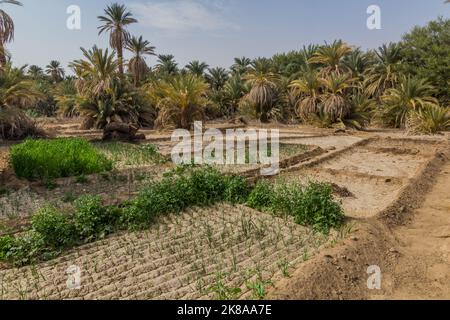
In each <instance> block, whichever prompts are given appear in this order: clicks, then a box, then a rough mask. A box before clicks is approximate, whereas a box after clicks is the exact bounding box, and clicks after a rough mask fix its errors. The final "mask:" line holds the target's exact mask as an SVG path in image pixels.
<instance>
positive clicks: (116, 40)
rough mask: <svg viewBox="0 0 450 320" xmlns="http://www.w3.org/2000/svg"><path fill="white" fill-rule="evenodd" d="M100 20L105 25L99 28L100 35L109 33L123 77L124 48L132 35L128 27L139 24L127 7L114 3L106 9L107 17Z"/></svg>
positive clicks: (100, 17) (101, 17)
mask: <svg viewBox="0 0 450 320" xmlns="http://www.w3.org/2000/svg"><path fill="white" fill-rule="evenodd" d="M98 19H99V20H100V21H101V22H103V25H102V26H100V27H98V29H99V34H102V33H104V32H109V33H110V37H109V43H110V46H111V47H112V48H113V49H115V50H116V51H117V59H118V63H119V74H120V75H121V76H123V47H124V46H125V45H126V43H127V42H128V40H129V39H130V34H129V33H128V31H127V30H126V27H127V26H128V25H130V24H133V23H137V20H136V19H134V18H133V15H132V13H131V12H129V11H128V10H127V8H126V7H125V5H120V4H117V3H114V4H112V5H110V6H108V7H107V8H106V9H105V15H104V16H99V17H98Z"/></svg>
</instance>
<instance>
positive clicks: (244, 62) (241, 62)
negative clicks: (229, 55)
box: [231, 57, 252, 75]
mask: <svg viewBox="0 0 450 320" xmlns="http://www.w3.org/2000/svg"><path fill="white" fill-rule="evenodd" d="M251 64H252V60H251V59H250V58H247V57H242V58H234V64H233V65H232V66H231V70H232V71H233V72H234V73H238V74H240V75H243V74H244V73H246V72H247V71H248V70H249V69H250V66H251Z"/></svg>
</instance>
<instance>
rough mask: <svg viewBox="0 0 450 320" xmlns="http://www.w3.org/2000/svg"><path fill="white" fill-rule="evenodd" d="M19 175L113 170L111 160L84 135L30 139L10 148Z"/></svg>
mask: <svg viewBox="0 0 450 320" xmlns="http://www.w3.org/2000/svg"><path fill="white" fill-rule="evenodd" d="M11 164H12V167H13V169H14V171H15V173H16V175H17V176H18V177H20V178H26V179H29V180H36V179H40V180H48V179H54V178H60V177H71V176H80V175H83V174H92V173H97V172H102V171H110V170H111V169H112V162H111V161H109V160H108V159H107V158H106V157H105V156H104V155H102V154H100V153H99V152H98V151H96V150H95V149H94V148H93V147H92V146H91V145H90V144H89V142H87V141H86V140H83V139H78V138H77V139H74V138H69V139H66V138H64V139H55V140H27V141H25V142H24V143H22V144H19V145H16V146H13V147H12V148H11Z"/></svg>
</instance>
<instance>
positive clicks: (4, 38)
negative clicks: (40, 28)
mask: <svg viewBox="0 0 450 320" xmlns="http://www.w3.org/2000/svg"><path fill="white" fill-rule="evenodd" d="M2 4H14V5H17V6H22V3H21V2H19V1H15V0H1V1H0V5H2ZM13 39H14V21H13V19H12V18H11V17H10V16H9V15H8V14H7V13H6V12H5V11H4V10H2V9H0V66H4V65H5V64H6V50H5V47H4V46H5V43H8V42H11V41H12V40H13Z"/></svg>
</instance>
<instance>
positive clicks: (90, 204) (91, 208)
mask: <svg viewBox="0 0 450 320" xmlns="http://www.w3.org/2000/svg"><path fill="white" fill-rule="evenodd" d="M75 209H76V213H75V215H74V224H75V228H76V230H77V232H78V234H79V236H80V238H81V239H83V240H85V241H91V240H95V239H99V238H104V237H105V236H106V235H108V234H110V233H112V232H113V231H114V230H115V229H116V228H117V223H118V221H119V218H120V210H119V209H118V208H115V207H106V206H104V205H103V204H102V199H101V198H100V197H98V196H83V197H81V198H79V199H78V200H76V201H75Z"/></svg>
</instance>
